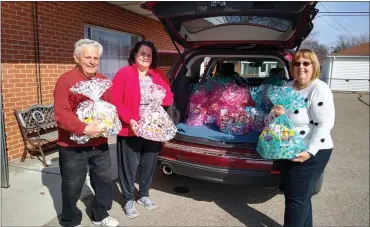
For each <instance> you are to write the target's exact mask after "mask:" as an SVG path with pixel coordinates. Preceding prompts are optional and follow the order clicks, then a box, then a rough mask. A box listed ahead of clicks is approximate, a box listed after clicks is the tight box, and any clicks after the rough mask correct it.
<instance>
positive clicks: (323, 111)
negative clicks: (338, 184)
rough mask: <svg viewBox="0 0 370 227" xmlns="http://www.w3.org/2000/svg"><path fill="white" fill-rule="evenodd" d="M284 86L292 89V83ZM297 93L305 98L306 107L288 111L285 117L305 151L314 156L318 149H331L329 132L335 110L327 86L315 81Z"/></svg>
mask: <svg viewBox="0 0 370 227" xmlns="http://www.w3.org/2000/svg"><path fill="white" fill-rule="evenodd" d="M285 86H286V87H290V88H293V81H290V82H288V83H287V84H286V85H285ZM297 92H299V93H300V94H301V95H302V96H303V97H304V98H305V101H306V102H307V107H306V108H302V109H297V110H293V111H288V112H287V115H288V117H289V118H290V119H291V120H292V121H293V122H294V124H295V130H296V131H297V133H299V134H300V135H301V136H302V138H303V139H304V142H305V144H306V145H307V147H308V150H307V151H308V152H309V153H311V154H312V155H316V153H317V152H318V151H319V150H320V149H330V148H333V140H332V138H331V135H330V131H331V129H332V128H333V126H334V120H335V108H334V100H333V93H332V92H331V90H330V88H329V86H328V85H327V84H326V83H325V82H323V81H321V80H319V79H316V80H314V81H313V82H312V83H311V84H310V85H309V86H307V87H306V88H304V89H302V90H299V91H297Z"/></svg>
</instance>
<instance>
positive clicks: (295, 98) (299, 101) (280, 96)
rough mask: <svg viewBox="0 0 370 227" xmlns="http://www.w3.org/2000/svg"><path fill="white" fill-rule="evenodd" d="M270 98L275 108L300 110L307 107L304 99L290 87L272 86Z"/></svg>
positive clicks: (269, 90)
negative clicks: (277, 106) (280, 106)
mask: <svg viewBox="0 0 370 227" xmlns="http://www.w3.org/2000/svg"><path fill="white" fill-rule="evenodd" d="M267 94H268V97H269V99H270V100H271V102H272V104H273V105H274V106H276V105H282V106H283V107H284V109H285V110H287V111H289V110H298V109H301V108H304V107H306V105H307V103H306V102H305V101H304V100H305V99H304V97H303V96H302V95H301V94H299V93H298V92H296V91H295V90H294V89H292V88H289V87H279V86H270V87H269V88H268V91H267Z"/></svg>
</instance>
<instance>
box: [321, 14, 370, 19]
mask: <svg viewBox="0 0 370 227" xmlns="http://www.w3.org/2000/svg"><path fill="white" fill-rule="evenodd" d="M328 16H331V15H319V16H317V17H315V19H317V18H320V17H328ZM335 16H336V17H369V16H370V14H369V15H351V14H341V15H335Z"/></svg>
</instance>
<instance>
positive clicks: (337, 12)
mask: <svg viewBox="0 0 370 227" xmlns="http://www.w3.org/2000/svg"><path fill="white" fill-rule="evenodd" d="M322 13H358V14H362V13H366V14H369V12H364V11H363V12H356V11H351V12H350V11H348V12H346V11H341V12H328V11H326V12H318V14H322Z"/></svg>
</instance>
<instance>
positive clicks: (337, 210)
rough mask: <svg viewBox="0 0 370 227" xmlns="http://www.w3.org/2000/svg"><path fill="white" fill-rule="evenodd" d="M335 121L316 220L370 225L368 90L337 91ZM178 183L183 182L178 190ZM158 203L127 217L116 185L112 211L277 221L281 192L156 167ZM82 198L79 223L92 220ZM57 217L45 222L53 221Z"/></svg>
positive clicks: (152, 219) (169, 220) (202, 221)
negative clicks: (168, 172) (164, 171)
mask: <svg viewBox="0 0 370 227" xmlns="http://www.w3.org/2000/svg"><path fill="white" fill-rule="evenodd" d="M334 96H335V106H336V123H335V128H334V130H333V131H332V136H333V139H334V143H335V148H334V151H333V155H332V157H331V160H330V162H329V164H328V167H327V169H326V172H325V179H324V185H323V188H322V191H321V192H320V194H318V195H316V196H314V198H313V213H314V226H369V96H368V95H364V96H362V98H361V100H362V101H360V100H359V99H358V97H359V95H358V94H343V93H335V94H334ZM176 187H187V188H188V189H189V192H188V193H179V192H176V191H175V190H174V189H175V188H176ZM150 193H151V196H152V197H153V199H155V200H156V201H157V203H158V204H159V207H158V208H157V209H156V210H146V209H145V208H143V207H138V210H139V212H140V216H139V217H137V218H136V219H133V220H130V219H128V218H126V216H125V215H124V213H123V211H122V209H121V205H120V204H121V203H122V201H121V197H120V194H119V191H118V188H116V191H115V201H114V204H113V208H112V210H111V211H110V214H111V215H112V216H113V217H115V218H117V219H119V221H120V223H121V226H252V227H254V226H281V225H282V223H283V212H284V197H283V195H282V194H279V193H278V192H277V191H276V190H272V189H264V188H262V189H261V188H250V187H236V186H230V185H221V184H216V183H209V182H205V181H200V180H196V179H191V178H187V177H183V176H165V175H163V174H162V173H161V172H159V171H157V172H156V175H155V178H154V182H153V187H152V189H151V191H150ZM90 201H91V197H88V198H86V199H84V200H83V201H82V202H81V203H80V204H79V206H80V208H81V209H82V210H83V213H84V217H83V223H82V224H83V226H91V225H92V224H91V221H90V219H89V217H88V216H87V215H86V214H85V207H86V206H87V207H89V203H90ZM57 225H58V220H57V219H55V220H53V221H52V222H50V223H49V224H47V226H57Z"/></svg>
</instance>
